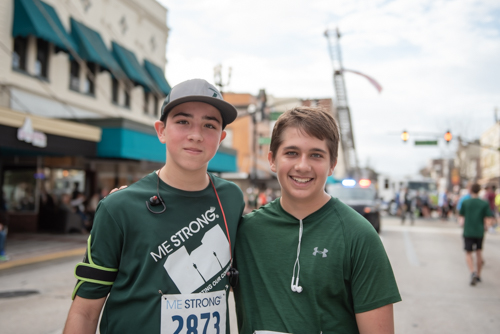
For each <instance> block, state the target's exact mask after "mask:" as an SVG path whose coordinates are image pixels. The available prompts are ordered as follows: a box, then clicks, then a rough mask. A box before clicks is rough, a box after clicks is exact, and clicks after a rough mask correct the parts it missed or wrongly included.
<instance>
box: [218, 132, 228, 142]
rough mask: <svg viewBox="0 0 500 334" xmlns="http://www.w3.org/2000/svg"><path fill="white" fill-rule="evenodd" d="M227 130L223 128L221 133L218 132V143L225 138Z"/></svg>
mask: <svg viewBox="0 0 500 334" xmlns="http://www.w3.org/2000/svg"><path fill="white" fill-rule="evenodd" d="M226 135H227V132H226V131H225V130H222V133H221V134H220V140H219V145H220V143H222V141H223V140H224V138H226Z"/></svg>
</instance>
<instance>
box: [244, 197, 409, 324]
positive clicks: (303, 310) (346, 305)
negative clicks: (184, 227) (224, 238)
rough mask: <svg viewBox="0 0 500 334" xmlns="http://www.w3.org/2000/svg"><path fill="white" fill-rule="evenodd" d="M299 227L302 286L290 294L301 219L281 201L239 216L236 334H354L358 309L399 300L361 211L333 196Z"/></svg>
mask: <svg viewBox="0 0 500 334" xmlns="http://www.w3.org/2000/svg"><path fill="white" fill-rule="evenodd" d="M303 226H304V230H303V235H302V242H301V247H300V257H299V258H300V281H299V285H300V286H301V287H302V288H303V291H302V292H301V293H296V292H293V291H292V290H291V282H292V275H293V268H294V263H295V260H296V257H297V246H298V240H299V220H297V219H296V218H295V217H293V216H292V215H290V214H288V213H287V212H285V211H284V210H283V208H282V207H281V205H280V200H279V199H277V200H275V201H273V202H271V203H269V204H267V205H266V206H264V207H262V208H260V209H259V210H257V211H254V212H252V213H250V214H248V215H246V216H245V217H243V219H242V221H241V223H240V226H239V228H238V233H237V237H236V248H235V265H236V267H237V269H238V270H239V271H240V283H239V285H238V286H237V287H236V289H235V300H236V310H237V315H238V327H239V333H240V334H250V333H253V332H254V331H256V330H267V331H276V332H285V333H294V334H310V333H320V332H322V333H323V334H327V333H358V328H357V324H356V318H355V315H356V313H362V312H366V311H370V310H373V309H376V308H379V307H382V306H384V305H387V304H392V303H396V302H398V301H400V300H401V296H400V294H399V291H398V287H397V284H396V281H395V278H394V274H393V272H392V268H391V265H390V262H389V260H388V258H387V255H386V252H385V249H384V247H383V245H382V242H381V240H380V237H379V236H378V235H377V233H376V231H375V230H374V229H373V227H372V226H371V225H370V223H369V222H368V221H367V220H365V219H364V218H363V217H362V216H361V215H359V214H358V213H357V212H355V211H354V210H352V209H351V208H350V207H348V206H347V205H345V204H343V203H342V202H340V201H339V200H338V199H334V198H332V199H330V201H329V202H328V203H326V204H325V205H324V206H323V207H322V208H321V209H319V210H318V211H316V212H314V213H312V214H311V215H309V216H308V217H306V218H305V219H303ZM295 277H297V275H296V274H295Z"/></svg>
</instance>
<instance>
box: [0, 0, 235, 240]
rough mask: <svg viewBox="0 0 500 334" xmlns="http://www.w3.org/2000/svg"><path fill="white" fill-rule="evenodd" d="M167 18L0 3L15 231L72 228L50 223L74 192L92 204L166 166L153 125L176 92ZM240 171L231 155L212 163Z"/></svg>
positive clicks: (127, 10) (62, 1)
mask: <svg viewBox="0 0 500 334" xmlns="http://www.w3.org/2000/svg"><path fill="white" fill-rule="evenodd" d="M166 17H167V9H166V8H164V7H163V6H162V5H160V4H159V3H158V2H156V1H155V0H103V1H97V0H44V1H41V0H0V184H1V185H2V192H3V196H4V199H5V202H6V206H7V210H8V212H9V216H10V229H11V231H37V230H42V229H44V230H57V231H60V230H61V229H62V230H66V229H64V228H62V227H61V226H64V221H63V222H62V223H57V224H56V223H54V224H52V225H51V224H50V223H47V221H50V220H51V219H52V220H53V221H54V222H55V221H58V220H61V219H62V218H61V219H59V218H57V219H56V218H54V217H55V216H54V217H50V214H51V213H53V214H54V215H56V213H57V215H59V216H61V215H62V214H60V213H58V209H59V208H60V207H64V206H65V205H66V206H68V203H65V199H66V198H67V195H69V193H71V197H72V198H71V199H72V200H76V196H77V195H82V196H81V197H82V198H85V199H86V201H85V202H87V201H88V199H89V198H91V197H92V196H97V194H98V193H99V192H100V190H105V189H108V190H109V189H111V188H113V187H115V186H117V185H125V184H130V183H132V182H134V181H136V180H138V179H140V178H142V177H143V176H144V175H145V174H147V173H150V172H152V171H153V170H154V169H157V168H159V166H161V165H162V164H163V163H164V162H165V159H166V148H165V146H164V145H162V144H161V143H160V142H159V141H158V139H157V136H156V133H155V130H154V128H153V124H154V121H155V120H157V119H158V117H159V109H160V106H161V104H162V102H163V99H164V98H165V96H166V95H168V93H169V92H170V85H169V83H168V81H167V80H166V77H165V65H166V57H165V51H166V45H167V40H168V35H169V28H168V26H167V22H166ZM236 168H237V167H236V153H235V151H234V150H232V149H229V148H222V149H221V150H219V152H218V153H217V155H216V157H214V159H213V160H212V161H210V163H209V170H211V171H214V172H224V171H236ZM75 203H78V202H77V201H76V202H75V201H73V202H72V203H71V205H72V206H73V207H76V205H75ZM79 207H81V206H79ZM62 220H64V219H62ZM56 225H57V226H56Z"/></svg>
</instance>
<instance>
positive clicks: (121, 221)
mask: <svg viewBox="0 0 500 334" xmlns="http://www.w3.org/2000/svg"><path fill="white" fill-rule="evenodd" d="M212 179H213V181H214V184H215V187H216V189H217V192H218V195H219V197H220V200H221V203H222V206H223V209H224V212H225V215H226V219H227V224H228V228H229V234H230V236H231V242H232V243H233V245H234V239H235V238H236V229H237V225H238V221H239V219H240V217H241V214H242V212H243V208H244V202H243V194H242V192H241V190H240V189H239V188H238V187H237V186H236V185H235V184H234V183H232V182H229V181H225V180H222V179H219V178H217V177H212ZM156 185H157V176H156V174H155V173H151V174H149V175H147V176H146V177H145V178H143V179H142V180H140V181H138V182H136V183H134V184H132V185H131V186H129V187H128V188H126V189H124V190H120V191H117V192H116V193H113V194H111V195H109V196H108V197H106V198H105V199H103V200H102V201H101V202H100V204H99V207H98V209H97V212H96V216H95V221H94V226H93V228H92V231H91V236H92V239H91V255H92V261H93V263H94V264H95V265H98V266H102V267H106V268H118V275H117V277H116V280H115V282H114V284H113V285H112V286H106V285H101V284H94V283H88V282H85V283H83V284H82V285H81V286H80V287H79V289H78V292H77V295H78V296H80V297H83V298H88V299H97V298H102V297H106V296H108V294H109V296H108V299H107V301H106V305H105V307H104V311H103V314H102V319H101V325H100V332H101V333H160V314H161V304H160V302H161V293H163V294H179V293H183V294H189V293H199V292H201V291H202V290H204V289H206V288H207V287H208V286H210V284H211V282H213V281H214V277H217V276H220V275H221V273H223V271H224V270H227V268H228V266H229V262H230V253H229V243H228V239H227V233H226V227H225V224H224V219H223V215H222V212H221V210H220V207H219V203H218V201H217V198H216V196H215V193H214V190H213V188H212V186H211V185H209V186H208V187H207V188H205V189H204V190H201V191H194V192H187V191H182V190H179V189H175V188H172V187H170V186H168V185H167V184H165V183H164V182H162V181H160V190H159V192H160V196H161V197H162V199H163V200H164V201H165V204H166V207H167V210H166V211H165V212H164V213H163V214H153V213H151V212H149V210H148V209H147V207H146V202H147V201H149V198H150V197H151V196H153V195H155V194H156ZM151 209H152V210H155V211H161V210H162V207H161V206H160V207H158V206H155V207H151ZM211 247H212V248H211ZM179 259H180V260H179ZM193 264H196V265H197V269H195V268H194V267H193ZM228 289H229V282H228V279H227V278H224V279H222V280H220V282H218V283H217V284H216V285H214V286H213V287H212V289H211V290H210V291H221V290H226V292H227V295H229V293H228V292H229V291H228ZM160 290H161V293H160V292H159V291H160ZM227 319H228V321H227V324H226V327H227V328H229V316H228V314H227ZM227 333H228V334H229V329H228V331H227Z"/></svg>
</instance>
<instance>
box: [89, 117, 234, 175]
mask: <svg viewBox="0 0 500 334" xmlns="http://www.w3.org/2000/svg"><path fill="white" fill-rule="evenodd" d="M166 152H167V149H166V147H165V144H162V143H160V141H159V140H158V137H157V136H156V135H154V134H150V133H144V132H141V131H137V130H135V129H127V128H123V127H120V128H108V127H103V128H102V138H101V141H100V142H99V143H98V144H97V156H99V157H102V158H120V159H134V160H147V161H154V162H160V163H164V162H165V161H166V156H167V155H166ZM208 170H209V171H211V172H237V171H238V166H237V160H236V151H234V150H228V149H224V148H223V147H221V148H219V150H218V151H217V153H216V154H215V156H214V157H213V158H212V160H210V161H209V163H208Z"/></svg>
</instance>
